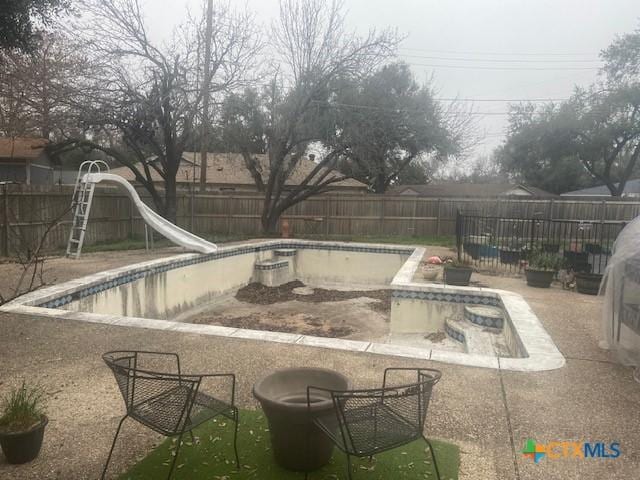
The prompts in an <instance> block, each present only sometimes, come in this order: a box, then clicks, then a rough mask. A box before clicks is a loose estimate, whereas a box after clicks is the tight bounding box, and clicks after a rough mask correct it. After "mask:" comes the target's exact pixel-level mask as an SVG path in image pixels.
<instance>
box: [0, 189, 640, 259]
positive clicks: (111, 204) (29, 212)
mask: <svg viewBox="0 0 640 480" xmlns="http://www.w3.org/2000/svg"><path fill="white" fill-rule="evenodd" d="M71 194H72V189H71V188H68V187H33V186H32V187H25V186H17V185H8V186H4V188H3V190H2V191H0V195H1V196H2V198H1V200H0V204H1V205H2V208H1V210H0V217H1V219H2V238H1V239H0V249H1V253H2V254H3V255H5V256H6V255H7V254H11V253H12V252H13V251H15V249H16V248H17V247H18V246H20V245H21V246H22V250H23V251H24V249H25V248H34V247H33V246H34V245H35V244H36V243H37V241H38V239H39V238H40V236H41V235H42V233H43V232H44V231H45V229H46V228H47V226H48V224H49V223H50V222H51V221H52V220H53V219H55V218H57V217H58V216H59V215H61V214H62V213H63V212H65V210H67V209H68V208H69V205H70V202H71ZM142 196H143V199H144V200H145V202H147V203H149V204H151V202H150V198H149V197H148V196H145V195H144V194H142ZM177 207H178V215H177V222H178V225H179V226H181V227H183V228H186V229H188V230H190V231H193V232H194V233H196V234H198V235H203V236H211V235H255V236H259V235H260V234H261V225H260V215H261V212H262V197H261V196H260V195H259V194H256V193H245V194H236V195H216V194H196V195H191V194H190V193H189V192H181V193H179V194H178V204H177ZM459 209H460V210H463V211H465V212H474V213H475V214H478V215H490V216H498V217H506V218H541V219H549V220H575V221H588V220H590V221H594V220H598V221H601V222H620V221H628V220H631V219H632V218H634V217H636V216H637V215H640V202H637V201H629V200H616V201H603V200H557V199H553V200H546V199H545V200H526V199H474V198H421V197H413V196H411V197H409V196H388V195H346V194H330V195H321V196H317V197H313V198H310V199H308V200H306V201H304V202H302V203H300V204H298V205H295V206H294V207H292V208H291V209H289V210H288V211H287V212H286V213H285V215H284V218H287V219H288V220H289V223H290V225H291V228H292V230H293V233H294V235H331V236H360V235H404V236H440V235H451V236H453V235H455V222H456V212H457V211H458V210H459ZM70 223H71V214H70V213H69V212H67V214H66V215H65V216H64V218H63V221H62V222H61V224H60V225H59V226H57V227H56V228H53V229H52V230H51V232H50V233H49V235H48V237H47V242H46V245H45V247H46V248H47V249H50V250H51V249H59V248H63V247H64V246H65V245H66V241H67V236H68V233H69V226H70ZM143 234H144V223H143V222H142V219H141V218H140V216H139V215H138V213H137V211H136V210H135V208H134V207H133V204H132V202H131V200H130V199H129V197H127V196H126V195H125V194H124V193H122V192H120V191H118V190H116V189H112V188H97V189H96V194H95V197H94V202H93V206H92V209H91V216H90V221H89V226H88V230H87V234H86V239H85V244H95V243H100V242H110V241H117V240H124V239H127V238H130V237H140V236H142V235H143Z"/></svg>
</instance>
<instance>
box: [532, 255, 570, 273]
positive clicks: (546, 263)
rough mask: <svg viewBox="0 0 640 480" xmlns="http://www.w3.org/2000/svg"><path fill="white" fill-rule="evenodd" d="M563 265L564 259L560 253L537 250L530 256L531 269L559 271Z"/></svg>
mask: <svg viewBox="0 0 640 480" xmlns="http://www.w3.org/2000/svg"><path fill="white" fill-rule="evenodd" d="M563 265H564V262H563V259H562V258H560V257H559V256H558V255H555V254H553V253H548V252H544V251H541V250H536V251H534V252H533V253H532V254H531V256H530V257H529V265H528V267H529V268H530V269H531V270H547V271H557V270H560V269H561V268H562V267H563Z"/></svg>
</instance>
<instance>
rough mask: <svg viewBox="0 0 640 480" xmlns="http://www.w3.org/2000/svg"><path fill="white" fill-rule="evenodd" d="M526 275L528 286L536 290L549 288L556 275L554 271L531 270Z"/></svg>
mask: <svg viewBox="0 0 640 480" xmlns="http://www.w3.org/2000/svg"><path fill="white" fill-rule="evenodd" d="M524 273H525V275H526V277H527V285H529V286H530V287H536V288H549V287H550V286H551V282H553V277H554V276H555V274H556V272H554V271H553V270H533V269H529V268H527V269H526V270H525V272H524Z"/></svg>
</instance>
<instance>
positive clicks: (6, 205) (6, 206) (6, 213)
mask: <svg viewBox="0 0 640 480" xmlns="http://www.w3.org/2000/svg"><path fill="white" fill-rule="evenodd" d="M2 233H3V234H4V245H2V255H4V256H5V257H8V256H9V188H8V186H7V184H6V183H5V184H4V229H3V231H2Z"/></svg>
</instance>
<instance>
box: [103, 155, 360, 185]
mask: <svg viewBox="0 0 640 480" xmlns="http://www.w3.org/2000/svg"><path fill="white" fill-rule="evenodd" d="M254 157H256V158H257V159H258V161H259V163H260V165H261V167H262V171H263V177H265V176H267V175H268V173H269V162H268V158H267V155H266V154H256V155H254ZM194 165H195V167H196V168H195V182H196V183H197V182H198V181H199V179H200V154H199V153H196V152H184V153H183V155H182V162H181V164H180V167H179V169H178V173H177V175H176V181H177V182H178V183H191V182H193V181H194ZM315 167H316V164H315V163H314V162H313V161H311V160H309V159H308V158H306V157H304V158H302V159H301V160H300V162H298V164H297V165H296V168H295V169H294V170H293V172H292V173H291V175H290V176H289V178H288V179H287V181H286V185H298V184H299V183H300V182H302V180H304V178H305V177H306V176H307V175H308V174H309V173H311V171H312V170H313V169H314V168H315ZM111 173H115V174H117V175H120V176H122V177H124V178H125V179H126V180H129V181H134V180H135V176H134V174H133V172H132V171H131V170H130V169H129V168H128V167H118V168H114V169H112V170H111ZM336 175H338V173H337V172H336V173H333V172H332V173H329V177H333V176H336ZM151 177H152V178H153V180H154V182H161V181H162V178H161V177H160V174H159V173H158V172H156V171H155V170H153V169H151ZM207 183H208V184H211V185H251V186H253V185H255V182H254V181H253V178H252V177H251V174H250V173H249V170H247V168H246V167H245V164H244V159H243V158H242V155H240V154H239V153H208V154H207ZM334 186H336V187H343V188H359V189H366V188H367V186H366V185H365V184H364V183H362V182H359V181H357V180H354V179H351V178H349V179H346V180H342V181H340V182H336V183H335V184H334Z"/></svg>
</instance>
